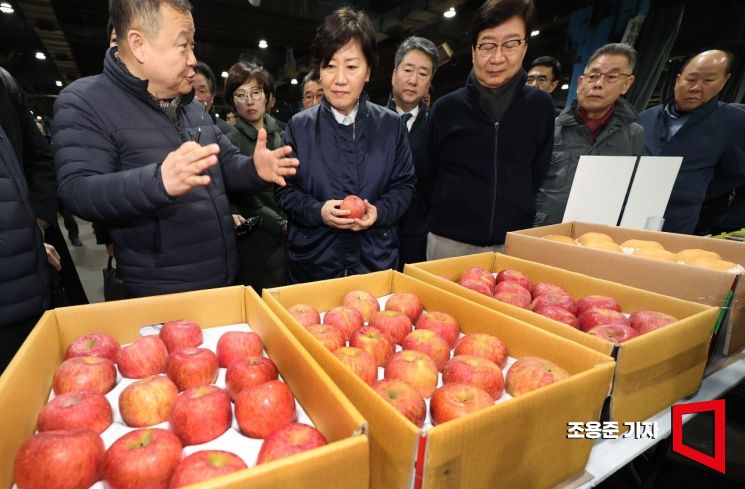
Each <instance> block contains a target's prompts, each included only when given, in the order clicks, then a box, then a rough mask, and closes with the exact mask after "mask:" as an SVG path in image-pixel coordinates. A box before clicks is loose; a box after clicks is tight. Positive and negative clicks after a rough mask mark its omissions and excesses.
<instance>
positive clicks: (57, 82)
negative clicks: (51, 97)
mask: <svg viewBox="0 0 745 489" xmlns="http://www.w3.org/2000/svg"><path fill="white" fill-rule="evenodd" d="M54 84H55V85H57V86H58V87H61V86H62V82H61V81H59V80H57V81H56V82H54Z"/></svg>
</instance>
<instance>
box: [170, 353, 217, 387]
mask: <svg viewBox="0 0 745 489" xmlns="http://www.w3.org/2000/svg"><path fill="white" fill-rule="evenodd" d="M218 368H219V367H218V364H217V356H216V355H215V354H214V353H212V351H210V350H208V349H206V348H185V349H183V350H179V351H177V352H175V353H171V354H170V355H169V356H168V366H167V367H166V374H168V377H170V379H171V380H172V381H173V383H174V384H176V387H178V390H179V391H183V390H186V389H188V388H189V387H197V386H200V385H206V384H212V383H214V382H215V380H217V370H218Z"/></svg>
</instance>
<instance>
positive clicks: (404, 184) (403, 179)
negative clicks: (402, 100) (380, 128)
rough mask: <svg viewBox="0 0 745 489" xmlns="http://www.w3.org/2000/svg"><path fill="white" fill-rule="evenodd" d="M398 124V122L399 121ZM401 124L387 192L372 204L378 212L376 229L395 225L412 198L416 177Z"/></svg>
mask: <svg viewBox="0 0 745 489" xmlns="http://www.w3.org/2000/svg"><path fill="white" fill-rule="evenodd" d="M399 122H400V121H399ZM405 130H406V129H405V126H404V125H403V123H402V122H401V123H399V124H398V128H397V131H396V154H395V161H394V163H393V174H392V175H391V181H390V182H389V184H388V189H387V191H386V192H385V193H384V194H383V195H381V196H380V198H378V200H377V202H374V203H373V204H374V205H375V208H376V209H377V211H378V219H377V221H376V222H375V226H376V227H390V226H393V225H395V224H396V223H397V222H398V220H399V219H401V216H403V215H404V213H405V212H406V209H408V207H409V204H411V200H412V199H413V198H414V189H415V183H416V177H415V176H414V163H413V162H412V159H411V149H410V148H409V138H408V136H407V134H406V132H405Z"/></svg>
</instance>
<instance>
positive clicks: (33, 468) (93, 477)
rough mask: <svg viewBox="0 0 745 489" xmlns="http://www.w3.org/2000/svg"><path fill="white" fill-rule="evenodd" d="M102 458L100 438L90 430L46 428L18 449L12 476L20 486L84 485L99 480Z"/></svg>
mask: <svg viewBox="0 0 745 489" xmlns="http://www.w3.org/2000/svg"><path fill="white" fill-rule="evenodd" d="M103 459H104V446H103V441H102V440H101V437H100V436H98V435H97V434H96V433H95V432H93V431H91V430H58V431H45V432H42V433H38V434H36V435H34V436H32V437H31V438H29V439H27V440H26V441H24V442H23V444H22V445H21V447H20V448H19V449H18V453H16V458H15V462H14V463H13V478H14V479H15V483H16V485H17V486H18V488H19V489H48V488H52V487H54V488H71V489H72V488H87V487H90V486H92V485H93V484H94V483H95V482H96V481H98V480H99V479H100V477H101V464H102V463H103ZM9 482H10V481H8V483H9Z"/></svg>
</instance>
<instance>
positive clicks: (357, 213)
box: [339, 195, 367, 219]
mask: <svg viewBox="0 0 745 489" xmlns="http://www.w3.org/2000/svg"><path fill="white" fill-rule="evenodd" d="M339 209H340V210H342V211H349V214H347V215H346V216H343V217H345V218H346V219H361V218H362V216H364V215H365V213H366V212H367V207H366V206H365V201H364V200H362V199H360V198H359V197H357V196H356V195H347V196H346V197H344V200H342V201H341V204H340V205H339Z"/></svg>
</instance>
